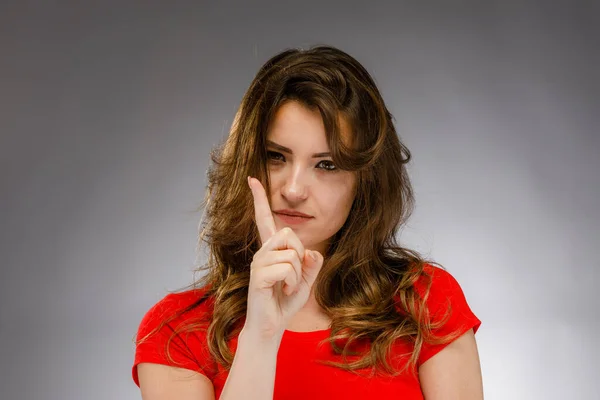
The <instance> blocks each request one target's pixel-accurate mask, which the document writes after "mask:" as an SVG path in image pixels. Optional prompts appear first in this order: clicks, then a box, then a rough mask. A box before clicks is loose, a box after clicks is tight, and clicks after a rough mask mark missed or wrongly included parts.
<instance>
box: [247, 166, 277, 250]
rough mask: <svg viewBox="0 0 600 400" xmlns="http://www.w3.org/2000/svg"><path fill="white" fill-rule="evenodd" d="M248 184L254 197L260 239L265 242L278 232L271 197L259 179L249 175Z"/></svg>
mask: <svg viewBox="0 0 600 400" xmlns="http://www.w3.org/2000/svg"><path fill="white" fill-rule="evenodd" d="M248 186H250V190H251V191H252V198H253V199H254V216H255V217H256V226H257V227H258V233H259V235H260V241H261V242H262V243H265V242H266V241H267V240H269V238H270V237H271V236H273V235H274V234H275V232H276V228H275V220H274V219H273V214H272V213H271V207H270V206H269V198H268V197H267V193H266V192H265V188H264V187H263V185H262V184H261V183H260V181H259V180H258V179H256V178H251V177H248Z"/></svg>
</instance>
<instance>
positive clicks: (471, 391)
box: [419, 329, 483, 400]
mask: <svg viewBox="0 0 600 400" xmlns="http://www.w3.org/2000/svg"><path fill="white" fill-rule="evenodd" d="M419 379H420V381H421V389H422V390H423V395H424V396H425V399H427V400H482V399H483V383H482V378H481V367H480V363H479V354H478V352H477V344H476V342H475V335H474V334H473V330H472V329H471V330H469V331H467V332H466V333H465V334H464V335H462V336H461V337H459V338H458V339H456V340H455V341H454V342H452V343H450V344H449V345H448V346H446V347H445V348H444V349H443V350H442V351H440V352H439V353H438V354H436V355H435V356H433V357H431V358H430V359H429V360H427V361H425V362H424V363H423V365H421V367H420V368H419Z"/></svg>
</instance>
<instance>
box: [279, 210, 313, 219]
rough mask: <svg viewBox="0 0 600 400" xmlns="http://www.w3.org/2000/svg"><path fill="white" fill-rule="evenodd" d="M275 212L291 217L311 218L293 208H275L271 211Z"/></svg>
mask: <svg viewBox="0 0 600 400" xmlns="http://www.w3.org/2000/svg"><path fill="white" fill-rule="evenodd" d="M273 212H274V213H276V214H283V215H288V216H292V217H302V218H312V217H311V216H310V215H307V214H304V213H301V212H299V211H294V210H287V209H286V210H275V211H273Z"/></svg>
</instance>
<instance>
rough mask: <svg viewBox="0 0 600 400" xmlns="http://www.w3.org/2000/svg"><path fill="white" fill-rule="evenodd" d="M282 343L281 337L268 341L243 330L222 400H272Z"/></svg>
mask: <svg viewBox="0 0 600 400" xmlns="http://www.w3.org/2000/svg"><path fill="white" fill-rule="evenodd" d="M280 343H281V337H276V338H273V339H267V340H265V339H261V338H258V337H256V335H254V334H253V333H251V332H250V331H248V332H244V330H242V332H240V336H239V338H238V347H237V350H236V352H235V357H234V358H233V365H232V366H231V369H230V371H229V376H228V377H227V381H226V382H225V386H224V387H223V393H222V394H221V398H220V399H221V400H240V399H248V400H272V399H273V389H274V388H275V369H276V365H277V352H278V351H279V344H280Z"/></svg>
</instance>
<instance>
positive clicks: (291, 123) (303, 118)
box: [267, 100, 353, 145]
mask: <svg viewBox="0 0 600 400" xmlns="http://www.w3.org/2000/svg"><path fill="white" fill-rule="evenodd" d="M337 117H338V118H337V122H338V127H339V129H340V135H341V138H342V141H343V142H344V143H345V144H346V145H350V144H351V142H352V141H353V140H352V139H353V135H352V128H351V126H350V123H349V121H348V119H347V118H346V117H345V116H344V115H343V114H342V113H341V112H340V113H338V116H337ZM291 135H297V136H298V137H299V138H302V139H304V140H306V139H310V140H311V141H314V140H318V141H323V142H326V135H325V126H324V124H323V119H322V117H321V113H320V112H319V110H318V109H317V108H309V107H307V106H305V105H304V104H302V103H300V102H298V101H294V100H289V101H286V102H285V103H283V104H282V105H280V106H279V107H278V109H277V111H276V112H275V114H274V115H273V118H272V120H271V122H270V123H269V128H268V130H267V137H269V138H274V137H283V136H285V137H289V136H291Z"/></svg>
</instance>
